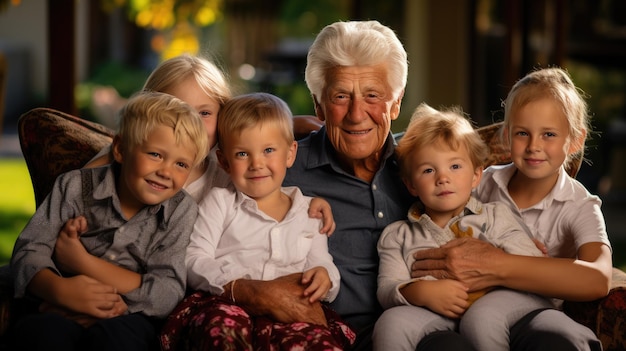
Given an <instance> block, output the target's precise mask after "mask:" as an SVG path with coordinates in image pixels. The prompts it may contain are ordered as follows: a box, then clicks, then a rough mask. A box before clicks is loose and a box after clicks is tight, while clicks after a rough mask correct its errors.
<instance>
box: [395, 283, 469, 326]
mask: <svg viewBox="0 0 626 351" xmlns="http://www.w3.org/2000/svg"><path fill="white" fill-rule="evenodd" d="M414 284H419V293H418V295H419V296H418V297H417V298H418V300H419V301H418V303H417V305H418V306H424V307H427V308H428V309H430V310H431V311H433V312H435V313H439V314H440V315H442V316H445V317H448V318H460V317H461V316H462V315H463V313H465V310H467V308H468V307H469V303H468V302H467V299H468V297H469V295H468V294H467V288H466V287H465V285H463V284H462V283H461V282H459V281H457V280H452V279H441V280H420V281H417V282H414V283H413V284H410V285H414ZM410 285H409V286H410ZM409 286H407V287H409ZM407 287H405V288H402V289H401V292H402V293H403V294H404V289H406V288H407ZM417 291H418V290H413V293H416V292H417ZM405 297H406V296H405ZM407 299H409V298H408V297H407Z"/></svg>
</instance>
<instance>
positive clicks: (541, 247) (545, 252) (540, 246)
mask: <svg viewBox="0 0 626 351" xmlns="http://www.w3.org/2000/svg"><path fill="white" fill-rule="evenodd" d="M533 242H534V243H535V246H537V248H538V249H539V251H541V253H542V254H543V255H544V256H546V257H548V248H547V247H546V245H545V244H544V243H542V242H541V241H540V240H539V239H535V238H533Z"/></svg>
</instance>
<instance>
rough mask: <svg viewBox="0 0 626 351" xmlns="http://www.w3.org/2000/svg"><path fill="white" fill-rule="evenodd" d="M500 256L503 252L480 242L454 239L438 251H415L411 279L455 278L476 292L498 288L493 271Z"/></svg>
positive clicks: (435, 249) (470, 239) (471, 239)
mask: <svg viewBox="0 0 626 351" xmlns="http://www.w3.org/2000/svg"><path fill="white" fill-rule="evenodd" d="M503 255H506V254H505V253H504V251H502V250H500V249H498V248H496V247H494V246H493V245H491V244H489V243H487V242H485V241H482V240H478V239H474V238H461V239H454V240H451V241H450V242H448V243H446V244H445V245H442V246H441V247H439V248H434V249H428V250H420V251H417V252H415V253H414V254H413V257H414V258H415V262H414V263H413V265H412V266H411V276H412V277H413V278H419V277H424V276H427V275H431V276H433V277H435V278H437V279H455V280H458V281H460V282H461V283H463V284H464V285H465V286H467V287H468V288H469V291H476V290H480V289H484V288H488V287H492V286H495V285H498V282H499V281H498V278H497V277H496V276H495V275H494V273H493V272H492V269H493V267H496V266H497V265H498V262H500V259H501V258H502V256H503Z"/></svg>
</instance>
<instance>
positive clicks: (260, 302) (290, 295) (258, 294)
mask: <svg viewBox="0 0 626 351" xmlns="http://www.w3.org/2000/svg"><path fill="white" fill-rule="evenodd" d="M305 288H306V286H304V285H303V284H302V273H293V274H289V275H286V276H282V277H279V278H276V279H274V280H269V281H262V280H244V279H242V280H238V281H237V283H236V285H235V296H236V300H237V303H238V304H241V305H242V306H244V308H246V310H247V311H249V312H251V313H252V314H253V315H265V316H269V317H271V318H272V319H273V320H275V321H277V322H282V323H293V322H307V323H313V324H321V325H325V326H326V325H327V322H326V317H325V316H324V311H323V310H322V306H321V304H320V302H319V301H315V302H313V303H311V302H309V299H308V297H307V296H305V294H304V289H305Z"/></svg>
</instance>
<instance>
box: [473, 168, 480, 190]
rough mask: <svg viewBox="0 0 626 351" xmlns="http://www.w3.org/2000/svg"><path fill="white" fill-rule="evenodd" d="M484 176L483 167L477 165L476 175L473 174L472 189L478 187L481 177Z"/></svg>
mask: <svg viewBox="0 0 626 351" xmlns="http://www.w3.org/2000/svg"><path fill="white" fill-rule="evenodd" d="M482 177H483V167H476V168H475V169H474V175H473V176H472V189H474V188H476V187H477V186H478V184H480V179H481V178H482Z"/></svg>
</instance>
